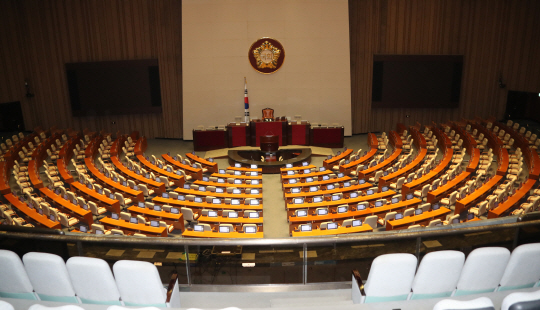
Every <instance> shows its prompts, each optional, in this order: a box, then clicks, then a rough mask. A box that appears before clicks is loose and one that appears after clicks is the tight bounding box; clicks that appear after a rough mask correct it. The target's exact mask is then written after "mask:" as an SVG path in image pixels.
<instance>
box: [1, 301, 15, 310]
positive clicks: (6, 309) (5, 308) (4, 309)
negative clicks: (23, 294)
mask: <svg viewBox="0 0 540 310" xmlns="http://www.w3.org/2000/svg"><path fill="white" fill-rule="evenodd" d="M0 310H15V308H13V306H12V305H11V304H10V303H9V302H7V301H3V300H0Z"/></svg>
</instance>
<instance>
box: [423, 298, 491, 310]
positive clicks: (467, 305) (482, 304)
mask: <svg viewBox="0 0 540 310" xmlns="http://www.w3.org/2000/svg"><path fill="white" fill-rule="evenodd" d="M458 309H467V310H474V309H478V310H495V306H494V305H493V302H491V299H489V298H487V297H480V298H477V299H473V300H467V301H460V300H451V299H444V300H441V301H439V302H438V303H436V304H435V306H434V307H433V310H458Z"/></svg>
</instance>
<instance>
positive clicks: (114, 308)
mask: <svg viewBox="0 0 540 310" xmlns="http://www.w3.org/2000/svg"><path fill="white" fill-rule="evenodd" d="M107 310H159V308H156V307H143V308H133V307H122V306H110V307H109V308H107ZM188 310H193V309H191V308H190V309H188Z"/></svg>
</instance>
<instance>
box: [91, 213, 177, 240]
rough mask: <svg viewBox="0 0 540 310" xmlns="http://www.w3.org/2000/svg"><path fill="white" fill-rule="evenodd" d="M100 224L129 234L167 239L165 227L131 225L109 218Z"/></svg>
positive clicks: (105, 218)
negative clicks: (137, 233)
mask: <svg viewBox="0 0 540 310" xmlns="http://www.w3.org/2000/svg"><path fill="white" fill-rule="evenodd" d="M100 223H101V224H103V225H105V226H109V227H118V228H120V229H122V230H124V229H125V230H129V231H131V232H140V233H141V234H145V235H147V236H155V237H167V228H166V227H152V226H150V225H145V224H139V223H137V224H132V223H129V222H126V221H124V220H114V219H112V218H110V217H104V218H102V219H101V220H100Z"/></svg>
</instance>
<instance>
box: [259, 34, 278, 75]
mask: <svg viewBox="0 0 540 310" xmlns="http://www.w3.org/2000/svg"><path fill="white" fill-rule="evenodd" d="M280 55H281V50H280V49H278V48H276V47H275V46H273V45H272V43H270V42H268V41H264V43H263V44H262V45H261V46H259V47H257V48H256V49H254V50H253V56H254V57H255V59H256V60H257V68H259V69H264V68H270V69H275V68H276V67H277V62H278V59H279V56H280Z"/></svg>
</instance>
